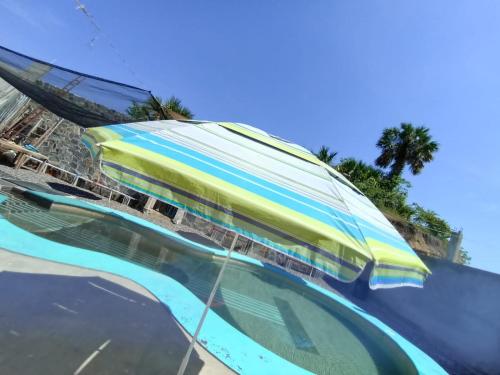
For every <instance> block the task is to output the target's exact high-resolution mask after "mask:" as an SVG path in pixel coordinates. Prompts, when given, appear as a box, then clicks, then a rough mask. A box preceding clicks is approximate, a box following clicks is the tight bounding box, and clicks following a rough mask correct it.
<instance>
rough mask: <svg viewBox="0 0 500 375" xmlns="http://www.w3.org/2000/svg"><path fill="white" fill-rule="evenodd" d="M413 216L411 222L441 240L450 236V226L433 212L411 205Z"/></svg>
mask: <svg viewBox="0 0 500 375" xmlns="http://www.w3.org/2000/svg"><path fill="white" fill-rule="evenodd" d="M413 210H414V212H413V215H412V216H411V222H412V223H414V224H417V225H419V226H421V227H423V228H425V229H427V230H428V231H429V232H430V233H431V234H433V235H434V236H436V237H439V238H441V239H448V238H450V236H451V228H450V225H449V224H448V223H447V222H446V221H445V220H443V219H442V218H440V217H439V215H438V214H436V213H435V212H434V211H431V210H426V209H425V208H423V207H422V206H420V205H418V204H416V203H414V204H413Z"/></svg>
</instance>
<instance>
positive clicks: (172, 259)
mask: <svg viewBox="0 0 500 375" xmlns="http://www.w3.org/2000/svg"><path fill="white" fill-rule="evenodd" d="M0 214H1V215H2V216H3V217H4V218H5V219H6V220H7V221H8V223H10V224H11V225H13V226H14V227H15V228H19V229H21V230H23V231H25V232H26V233H27V234H28V233H29V234H31V235H33V237H32V238H34V239H36V238H41V239H43V240H45V241H50V242H45V244H47V243H51V244H54V245H56V244H57V245H58V246H59V245H64V246H63V247H60V246H59V247H58V248H59V249H66V251H70V250H71V249H77V250H78V249H84V250H83V251H87V252H89V251H90V252H93V253H95V254H96V255H97V254H104V255H109V256H112V257H113V258H116V259H119V260H120V261H121V262H122V263H123V262H126V263H131V264H135V265H137V266H139V267H141V268H145V269H147V270H149V271H152V272H155V273H158V274H161V275H163V276H166V277H167V278H170V279H172V280H175V281H176V282H177V283H179V284H181V285H182V286H183V288H185V290H186V291H188V292H190V294H192V295H193V296H195V298H197V299H198V300H199V301H200V302H206V300H207V297H208V294H209V292H210V290H211V288H212V286H213V284H214V282H215V279H216V277H217V275H218V273H219V271H220V268H221V265H222V262H223V260H224V255H225V254H226V252H225V251H220V250H215V249H209V248H205V247H202V246H195V244H193V243H192V242H190V241H187V240H183V239H182V238H179V236H178V235H177V236H172V235H173V234H172V233H170V234H171V235H169V233H168V231H166V230H164V229H160V228H157V227H155V226H153V225H151V224H150V223H146V222H143V221H141V220H139V219H133V218H131V217H127V216H124V215H123V214H120V213H117V212H114V211H112V210H106V209H103V208H102V207H97V206H92V205H89V204H86V203H83V202H80V201H77V200H73V199H69V198H65V197H56V196H51V195H50V194H45V193H36V192H35V193H33V192H26V193H24V194H22V193H15V192H10V193H5V195H4V200H3V202H2V203H0ZM20 233H21V232H20ZM26 237H28V236H26ZM0 245H2V244H1V241H0ZM24 245H25V246H26V243H25V244H24ZM63 251H64V250H63ZM128 277H130V278H131V279H133V280H134V274H129V275H128ZM177 295H179V293H178V294H177ZM179 300H180V296H179ZM165 302H166V304H167V305H168V306H169V307H171V308H173V311H174V312H175V305H176V303H177V302H176V299H175V298H169V299H168V300H167V301H165ZM179 303H180V302H179ZM200 306H202V304H201V303H200V304H198V305H197V306H196V308H193V310H199V309H200ZM355 309H356V307H355V306H353V305H351V304H349V303H347V301H345V302H343V303H342V301H341V299H339V298H334V296H333V295H331V294H329V293H327V292H325V291H322V290H321V289H320V288H318V287H314V286H313V285H311V284H310V283H308V282H306V281H303V280H301V279H299V278H296V277H293V276H291V275H287V274H284V272H283V271H281V270H279V269H276V268H274V267H272V266H269V265H265V264H262V263H260V262H258V261H255V260H253V259H251V258H247V257H244V256H241V255H239V254H235V257H234V259H232V260H231V261H230V262H229V263H228V265H227V268H226V270H225V272H224V276H223V278H222V281H221V284H220V287H219V289H218V291H217V294H216V297H215V300H214V303H213V304H212V306H211V314H212V320H214V319H215V320H216V321H217V323H218V325H217V327H219V329H218V331H217V332H215V331H214V329H213V327H215V326H216V325H214V324H210V323H209V322H207V323H209V324H206V325H205V326H204V327H203V328H202V334H201V335H200V343H201V344H202V345H204V346H205V347H207V349H208V350H209V351H211V352H212V354H213V355H214V356H216V357H217V358H219V359H220V360H221V361H223V362H225V363H226V364H228V365H229V366H230V367H232V368H233V369H234V370H235V371H238V372H248V369H247V368H245V367H240V368H238V366H240V365H235V363H240V364H241V365H242V366H243V363H241V362H240V361H239V360H238V356H245V353H246V354H247V355H248V356H250V357H251V356H252V355H253V354H255V353H254V352H259V350H261V349H260V348H264V349H262V351H261V353H264V354H258V355H257V357H258V358H260V357H262V358H261V359H263V361H262V362H263V364H262V365H263V366H265V362H266V360H265V359H266V358H267V357H266V353H267V352H271V353H274V354H276V355H277V356H278V358H282V365H283V366H285V364H293V365H295V367H296V368H297V369H303V370H304V372H307V371H310V372H313V373H319V374H326V373H339V374H352V373H356V374H376V373H405V374H411V373H417V372H421V370H420V369H419V365H422V364H419V363H416V362H415V353H417V354H418V355H417V356H420V355H422V356H421V358H423V359H424V360H425V361H426V364H425V365H426V366H428V367H427V368H434V369H435V370H436V371H437V372H439V371H440V368H439V366H438V365H435V364H434V362H433V361H432V360H430V359H429V358H428V357H426V356H425V355H424V354H423V353H421V352H419V351H418V350H417V349H416V348H415V350H414V352H412V350H413V349H412V350H403V349H402V347H401V342H403V341H400V342H398V340H396V339H395V338H394V337H395V336H397V335H396V334H395V333H393V332H391V331H390V330H388V331H386V332H389V333H390V334H387V333H384V332H383V331H382V330H381V329H380V326H377V325H376V324H373V321H372V322H370V321H369V319H366V316H363V314H366V313H363V312H361V311H359V312H356V311H355ZM199 312H200V311H191V312H189V311H184V312H183V314H184V315H183V318H184V319H186V316H189V314H190V313H191V314H192V315H193V316H192V319H191V323H196V316H198V315H199ZM197 314H198V315H197ZM179 320H180V323H181V324H183V325H185V326H186V329H187V331H188V332H191V329H190V328H189V327H188V324H186V322H189V320H186V321H183V320H182V319H179ZM391 334H392V336H393V337H391ZM238 335H240V337H237V336H238ZM226 338H227V339H228V340H227V341H228V342H230V341H231V340H232V341H231V342H232V345H229V346H227V347H225V351H221V350H219V351H217V350H214V349H213V347H211V344H212V343H211V342H209V341H211V340H219V341H224V340H225V339H226ZM229 339H230V340H229ZM239 344H244V345H243V346H242V347H237V346H238V345H239ZM404 345H407V344H406V343H405V344H404ZM240 346H241V345H240ZM211 348H212V350H211ZM228 356H229V357H231V356H232V357H233V358H228ZM264 357H266V358H264ZM269 358H271V357H269ZM273 358H274V357H273ZM279 363H280V362H279V360H278V362H277V360H276V359H275V358H274V359H273V360H272V361H271V360H270V361H268V364H269V366H276V365H277V364H278V365H279ZM434 365H435V366H434ZM285 367H286V366H285ZM285 367H282V368H285ZM295 367H294V368H295ZM290 368H291V367H290ZM272 370H273V369H272V368H271V369H270V371H269V372H272ZM274 370H275V371H276V370H277V368H276V367H274Z"/></svg>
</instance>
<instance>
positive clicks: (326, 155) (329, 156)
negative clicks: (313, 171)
mask: <svg viewBox="0 0 500 375" xmlns="http://www.w3.org/2000/svg"><path fill="white" fill-rule="evenodd" d="M337 154H338V153H337V152H335V151H330V148H329V147H327V146H321V148H320V149H319V151H318V152H314V155H316V157H317V158H318V159H319V160H321V161H322V162H323V163H326V164H330V165H331V164H332V163H333V159H334V158H335V156H337Z"/></svg>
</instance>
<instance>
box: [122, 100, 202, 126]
mask: <svg viewBox="0 0 500 375" xmlns="http://www.w3.org/2000/svg"><path fill="white" fill-rule="evenodd" d="M172 112H175V113H178V114H180V115H181V116H184V117H186V118H188V119H191V118H193V113H192V112H191V111H190V110H189V108H187V107H185V106H183V105H182V102H181V100H180V99H179V98H176V97H175V96H172V97H170V98H169V99H168V100H166V101H163V99H162V98H161V97H159V96H155V97H151V98H150V99H149V100H148V101H147V102H146V103H144V104H138V103H133V104H132V105H131V106H130V107H129V108H128V109H127V113H128V115H129V116H130V117H132V118H133V119H134V120H137V121H150V120H169V119H171V118H172V116H171V113H172Z"/></svg>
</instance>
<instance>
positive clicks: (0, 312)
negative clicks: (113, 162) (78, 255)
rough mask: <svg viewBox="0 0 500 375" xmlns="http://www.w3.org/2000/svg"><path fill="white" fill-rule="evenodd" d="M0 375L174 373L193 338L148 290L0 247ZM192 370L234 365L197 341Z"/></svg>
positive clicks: (212, 371)
mask: <svg viewBox="0 0 500 375" xmlns="http://www.w3.org/2000/svg"><path fill="white" fill-rule="evenodd" d="M0 300H1V309H0V348H1V350H0V373H2V374H37V375H38V374H54V375H57V374H75V375H79V374H122V373H123V374H175V373H176V372H177V369H178V367H179V365H180V362H181V360H182V357H183V355H184V353H185V352H186V349H187V347H188V345H189V340H190V336H189V335H187V334H186V333H185V332H184V330H183V329H182V328H181V327H180V326H179V325H178V323H177V322H176V321H175V320H174V319H173V317H172V316H171V315H170V313H169V310H168V309H167V308H166V307H165V306H163V305H162V304H160V303H159V302H158V301H157V300H156V298H155V297H154V296H153V295H151V294H150V293H149V292H148V291H147V290H146V289H144V288H142V287H141V286H139V285H137V284H135V283H133V282H131V281H130V280H127V279H123V278H121V277H117V276H114V275H110V274H107V273H104V272H98V271H93V270H88V269H83V268H79V267H73V266H67V265H63V264H58V263H53V262H48V261H44V260H40V259H35V258H31V257H27V256H23V255H18V254H14V253H11V252H8V251H5V250H0ZM186 373H188V374H225V373H231V371H230V370H229V369H228V368H227V367H225V366H224V365H223V364H222V363H220V362H219V361H218V360H216V359H215V358H214V357H212V356H211V355H210V354H209V353H208V352H207V351H205V350H204V349H203V348H202V347H200V346H198V345H197V346H196V347H195V351H194V352H193V354H192V356H191V361H190V363H189V365H188V369H187V372H186Z"/></svg>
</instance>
